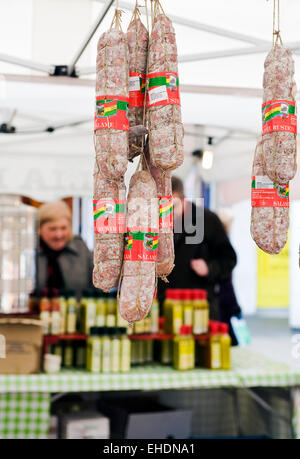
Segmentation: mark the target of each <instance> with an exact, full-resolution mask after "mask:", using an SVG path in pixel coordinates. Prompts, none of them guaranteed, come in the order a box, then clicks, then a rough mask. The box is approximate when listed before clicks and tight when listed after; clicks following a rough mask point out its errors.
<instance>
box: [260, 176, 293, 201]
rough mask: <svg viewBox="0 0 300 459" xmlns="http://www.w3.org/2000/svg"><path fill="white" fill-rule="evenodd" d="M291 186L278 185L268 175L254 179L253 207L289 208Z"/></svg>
mask: <svg viewBox="0 0 300 459" xmlns="http://www.w3.org/2000/svg"><path fill="white" fill-rule="evenodd" d="M289 190H290V189H289V184H288V183H287V184H285V185H278V184H277V183H275V182H272V181H271V180H270V179H269V177H267V176H266V175H256V176H253V177H252V187H251V205H252V207H289V205H290V204H289Z"/></svg>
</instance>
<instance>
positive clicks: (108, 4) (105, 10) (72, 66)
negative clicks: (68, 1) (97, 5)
mask: <svg viewBox="0 0 300 459" xmlns="http://www.w3.org/2000/svg"><path fill="white" fill-rule="evenodd" d="M113 3H114V0H107V1H106V3H105V5H104V6H103V8H102V11H101V13H100V15H99V17H98V18H97V20H96V21H95V23H94V25H93V26H92V28H91V30H90V31H89V33H88V35H87V37H86V38H85V39H84V41H83V43H82V45H81V47H80V48H79V51H78V52H77V53H76V54H75V56H74V58H73V60H72V61H71V64H70V65H69V66H68V75H72V74H73V72H74V70H75V65H76V63H77V61H78V60H79V59H80V57H81V55H82V54H83V52H84V50H85V49H86V47H87V45H88V44H89V42H90V41H91V39H92V38H93V36H94V34H95V33H96V31H97V29H98V27H99V25H100V24H101V22H102V21H103V19H104V18H105V16H106V15H107V13H108V11H109V9H110V7H111V6H112V4H113Z"/></svg>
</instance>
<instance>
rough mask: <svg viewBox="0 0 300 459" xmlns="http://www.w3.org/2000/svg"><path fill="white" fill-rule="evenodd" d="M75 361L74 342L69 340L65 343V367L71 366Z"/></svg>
mask: <svg viewBox="0 0 300 459" xmlns="http://www.w3.org/2000/svg"><path fill="white" fill-rule="evenodd" d="M73 361H74V352H73V343H72V341H70V340H68V341H66V342H65V345H64V367H65V368H71V367H72V366H73Z"/></svg>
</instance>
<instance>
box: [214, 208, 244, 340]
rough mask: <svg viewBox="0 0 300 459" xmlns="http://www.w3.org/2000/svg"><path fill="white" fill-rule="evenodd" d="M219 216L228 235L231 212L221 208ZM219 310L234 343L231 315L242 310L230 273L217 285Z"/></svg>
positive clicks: (231, 218) (239, 313) (232, 216)
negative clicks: (227, 325)
mask: <svg viewBox="0 0 300 459" xmlns="http://www.w3.org/2000/svg"><path fill="white" fill-rule="evenodd" d="M218 215H219V218H220V220H221V222H222V224H223V226H224V229H225V231H226V233H227V234H228V235H229V234H230V230H231V225H232V222H233V219H234V215H233V212H232V211H231V210H230V209H228V208H222V209H220V211H219V212H218ZM219 310H220V319H221V321H222V322H226V323H228V324H229V333H230V336H231V340H232V344H233V345H236V344H237V340H236V337H235V334H234V332H233V330H232V326H231V323H230V319H231V317H238V318H241V317H242V310H241V308H240V306H239V304H238V301H237V298H236V295H235V291H234V287H233V283H232V275H231V276H230V277H229V278H228V279H223V280H221V282H220V285H219Z"/></svg>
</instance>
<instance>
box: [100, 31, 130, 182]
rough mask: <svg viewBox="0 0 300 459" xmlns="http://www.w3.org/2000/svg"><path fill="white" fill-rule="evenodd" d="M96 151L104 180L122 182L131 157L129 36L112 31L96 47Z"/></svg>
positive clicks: (106, 33) (101, 38)
mask: <svg viewBox="0 0 300 459" xmlns="http://www.w3.org/2000/svg"><path fill="white" fill-rule="evenodd" d="M96 65H97V67H96V111H95V127H94V131H95V150H96V162H97V164H98V168H99V170H100V171H101V173H102V175H103V177H105V178H106V179H108V180H110V179H111V180H120V179H122V178H123V177H124V174H125V172H126V169H127V156H128V131H129V121H128V104H129V92H128V45H127V39H126V35H125V34H124V33H123V32H122V31H121V30H119V29H118V28H112V29H111V30H109V31H108V32H105V33H104V34H102V35H101V37H100V39H99V41H98V47H97V64H96Z"/></svg>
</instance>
